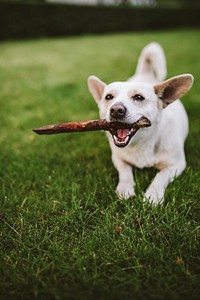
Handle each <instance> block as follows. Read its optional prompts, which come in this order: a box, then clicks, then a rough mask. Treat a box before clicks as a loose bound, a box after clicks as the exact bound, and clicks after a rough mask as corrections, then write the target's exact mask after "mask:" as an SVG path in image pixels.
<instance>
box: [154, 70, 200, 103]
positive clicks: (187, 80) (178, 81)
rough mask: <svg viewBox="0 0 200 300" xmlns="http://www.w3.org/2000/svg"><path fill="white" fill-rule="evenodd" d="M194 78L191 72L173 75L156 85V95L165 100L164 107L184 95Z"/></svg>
mask: <svg viewBox="0 0 200 300" xmlns="http://www.w3.org/2000/svg"><path fill="white" fill-rule="evenodd" d="M193 81H194V78H193V76H192V75H191V74H183V75H179V76H175V77H172V78H170V79H168V80H166V81H163V82H162V83H159V84H157V85H156V86H154V90H155V93H156V95H157V96H158V98H159V99H160V100H162V102H163V107H167V105H168V104H170V103H172V102H174V101H175V100H177V99H179V98H180V97H181V96H183V95H184V94H185V93H187V91H189V89H190V88H191V87H192V84H193Z"/></svg>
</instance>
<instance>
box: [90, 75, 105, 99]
mask: <svg viewBox="0 0 200 300" xmlns="http://www.w3.org/2000/svg"><path fill="white" fill-rule="evenodd" d="M105 87H106V84H105V83H104V82H103V81H101V80H100V79H99V78H98V77H96V76H90V77H88V88H89V91H90V93H91V94H92V96H93V97H94V99H95V101H96V102H97V103H98V102H99V101H100V100H101V99H102V96H103V92H104V90H105Z"/></svg>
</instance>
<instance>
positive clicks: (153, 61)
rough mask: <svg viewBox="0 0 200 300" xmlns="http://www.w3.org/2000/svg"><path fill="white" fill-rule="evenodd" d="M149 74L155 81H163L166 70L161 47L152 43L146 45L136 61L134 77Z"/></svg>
mask: <svg viewBox="0 0 200 300" xmlns="http://www.w3.org/2000/svg"><path fill="white" fill-rule="evenodd" d="M148 73H149V74H151V75H153V76H154V77H155V79H156V80H157V81H162V80H164V79H165V76H166V73H167V68H166V58H165V54H164V51H163V49H162V47H161V46H160V45H159V44H157V43H155V42H153V43H150V44H148V45H147V46H146V47H145V48H144V49H143V50H142V52H141V54H140V57H139V59H138V64H137V67H136V73H135V75H136V76H137V75H142V74H148Z"/></svg>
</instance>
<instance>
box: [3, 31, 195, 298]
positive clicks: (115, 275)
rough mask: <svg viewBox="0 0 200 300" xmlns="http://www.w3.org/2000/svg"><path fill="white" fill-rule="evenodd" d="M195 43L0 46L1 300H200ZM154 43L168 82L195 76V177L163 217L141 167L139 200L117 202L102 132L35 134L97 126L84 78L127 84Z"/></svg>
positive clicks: (182, 182)
mask: <svg viewBox="0 0 200 300" xmlns="http://www.w3.org/2000/svg"><path fill="white" fill-rule="evenodd" d="M199 35H200V30H182V31H178V30H177V31H165V32H157V33H151V32H148V33H128V34H113V35H102V36H83V37H75V38H73V37H72V38H62V39H44V40H36V41H35V40H33V41H11V42H4V43H1V44H0V82H1V89H0V107H1V109H0V120H1V134H0V149H1V150H0V151H1V155H0V201H1V208H0V222H1V234H0V245H1V247H0V260H1V261H0V267H1V268H0V295H1V296H0V298H1V299H23V300H25V299H74V300H86V299H87V300H90V299H94V300H96V299H97V300H105V299H125V300H126V299H127V300H132V299H145V300H146V299H152V300H154V299H170V300H175V299H192V300H194V299H199V296H200V290H199V284H200V280H199V279H200V277H199V273H200V263H199V253H200V251H199V250H200V247H199V246H200V245H199V241H200V233H199V228H200V226H199V225H200V223H199V208H200V204H199V200H200V192H199V187H200V160H199V156H200V152H199V149H200V140H199V134H200V118H199V116H200V101H199V94H200V84H199V83H198V82H199V79H200V73H199V70H200V60H199V49H200V39H199ZM150 41H157V42H159V43H160V44H161V45H162V46H163V48H164V49H165V52H166V56H167V60H168V77H170V76H174V75H178V74H181V73H192V74H193V75H194V77H195V84H194V86H193V88H192V90H191V91H190V92H189V93H188V94H187V95H186V96H185V97H183V103H184V105H185V107H186V109H187V112H188V115H189V119H190V134H189V136H188V139H187V142H186V157H187V169H186V171H185V172H184V173H183V175H182V176H181V177H179V178H177V179H176V180H175V181H174V182H173V183H172V184H171V185H170V186H169V188H168V189H167V192H166V200H165V203H164V205H158V206H156V207H155V206H152V205H150V204H148V203H143V202H142V192H143V191H144V190H145V188H146V187H147V186H148V184H149V183H150V181H151V179H152V178H153V176H154V174H155V170H154V169H148V170H143V171H141V170H139V169H134V175H135V179H136V191H137V195H138V196H137V197H135V198H134V199H130V200H126V201H122V200H119V199H118V198H117V196H116V195H115V192H114V190H115V187H116V184H117V173H116V170H115V169H114V167H113V165H112V162H111V159H110V149H109V146H108V142H107V140H106V137H105V135H104V133H101V132H93V133H92V132H91V133H82V134H81V133H76V134H68V135H64V134H63V135H54V136H37V135H36V134H34V133H33V132H32V128H34V127H38V126H41V125H45V124H51V123H56V122H62V121H78V120H88V119H94V118H98V110H97V107H96V104H95V102H94V100H93V99H92V97H91V95H90V94H89V92H88V89H87V84H86V80H87V77H88V76H89V75H91V74H95V75H97V76H99V77H100V78H101V79H102V80H104V81H106V82H111V81H114V80H126V79H127V78H128V77H129V76H130V75H132V73H133V71H134V68H135V65H136V61H137V57H138V55H139V53H140V51H141V49H142V48H143V47H144V46H145V45H146V44H147V43H148V42H150ZM117 226H121V227H122V231H121V232H118V231H117V230H116V227H117Z"/></svg>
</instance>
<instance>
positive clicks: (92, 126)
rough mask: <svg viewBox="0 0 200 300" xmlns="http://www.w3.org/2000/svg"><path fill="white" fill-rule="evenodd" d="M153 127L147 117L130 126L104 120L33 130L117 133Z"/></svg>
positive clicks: (56, 125)
mask: <svg viewBox="0 0 200 300" xmlns="http://www.w3.org/2000/svg"><path fill="white" fill-rule="evenodd" d="M148 126H151V122H150V121H149V119H147V118H146V117H141V118H140V119H139V120H138V121H137V122H135V123H132V124H128V123H123V122H107V121H106V120H104V119H100V120H90V121H86V122H68V123H60V124H53V125H47V126H43V127H40V128H35V129H33V131H34V132H36V133H37V134H57V133H65V132H83V131H95V130H107V131H110V132H112V131H115V130H117V129H131V128H133V129H139V128H141V127H148Z"/></svg>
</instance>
